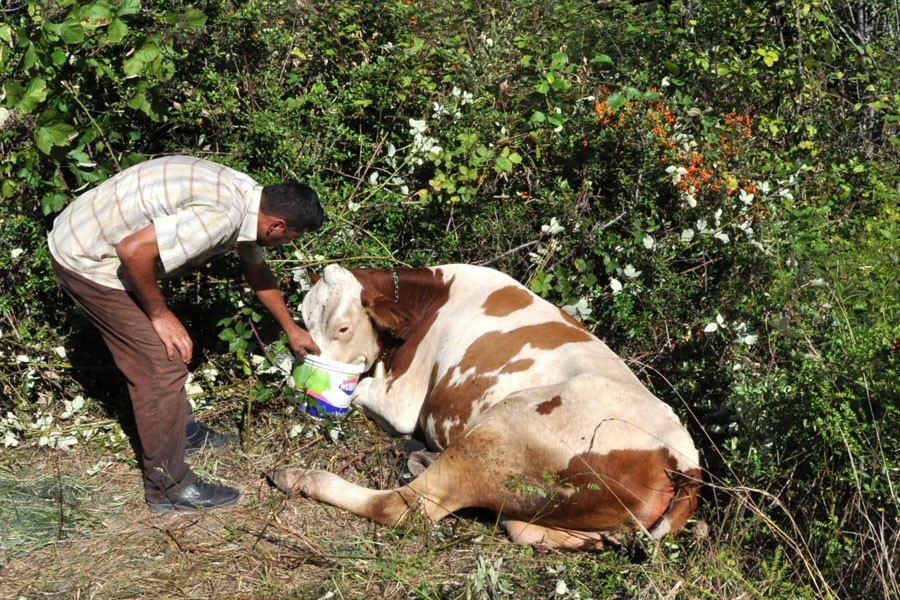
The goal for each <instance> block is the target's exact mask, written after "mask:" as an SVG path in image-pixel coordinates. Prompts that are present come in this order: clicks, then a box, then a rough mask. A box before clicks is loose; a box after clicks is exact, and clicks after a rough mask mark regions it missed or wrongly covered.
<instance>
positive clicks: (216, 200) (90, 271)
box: [48, 156, 324, 512]
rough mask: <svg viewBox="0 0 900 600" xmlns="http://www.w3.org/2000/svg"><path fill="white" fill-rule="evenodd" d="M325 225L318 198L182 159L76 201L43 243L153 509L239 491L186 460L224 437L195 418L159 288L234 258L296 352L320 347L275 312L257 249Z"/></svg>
mask: <svg viewBox="0 0 900 600" xmlns="http://www.w3.org/2000/svg"><path fill="white" fill-rule="evenodd" d="M323 219H324V213H323V210H322V206H321V204H320V203H319V199H318V195H317V194H316V192H315V191H313V190H312V188H310V187H309V186H307V185H305V184H301V183H298V182H294V181H288V182H284V183H281V184H278V185H271V186H265V187H262V186H260V185H258V184H257V183H256V181H254V180H253V179H251V178H250V177H249V176H247V175H244V174H243V173H239V172H237V171H234V170H232V169H229V168H227V167H225V166H222V165H219V164H216V163H212V162H209V161H205V160H201V159H197V158H191V157H187V156H171V157H165V158H158V159H154V160H149V161H147V162H143V163H140V164H138V165H135V166H133V167H130V168H128V169H126V170H124V171H122V172H121V173H119V174H118V175H116V176H115V177H113V178H111V179H109V180H107V181H106V182H104V183H103V184H101V185H99V186H98V187H96V188H94V189H92V190H90V191H88V192H86V193H85V194H83V195H81V196H79V197H78V198H76V199H75V200H74V201H73V202H72V203H71V204H70V205H69V206H68V207H66V209H65V210H63V212H62V213H60V215H59V216H58V217H57V218H56V221H55V222H54V226H53V231H51V232H50V235H49V237H48V242H49V245H50V253H51V256H52V262H53V266H54V269H55V270H56V274H57V277H58V278H59V283H60V286H61V287H62V288H64V289H65V290H66V291H67V292H68V293H69V295H71V296H72V298H73V299H74V300H75V302H76V303H77V304H78V305H79V306H80V307H81V308H82V309H83V310H84V312H85V313H86V314H87V316H88V318H89V319H90V320H91V321H92V322H93V323H94V324H95V325H96V326H97V328H98V329H99V330H100V333H101V335H102V337H103V339H104V341H105V342H106V344H107V346H109V349H110V351H111V352H112V355H113V358H114V360H115V363H116V366H117V367H118V368H119V370H120V371H122V373H123V374H124V375H125V378H126V380H127V382H128V391H129V395H130V396H131V403H132V407H133V408H134V415H135V422H136V425H137V432H138V436H139V438H140V442H141V447H142V449H143V456H142V466H143V476H144V495H145V497H146V500H147V503H148V506H149V508H150V510H151V511H153V512H169V511H172V510H184V511H191V510H198V509H207V510H208V509H214V508H220V507H225V506H231V505H233V504H235V503H236V502H237V501H238V498H239V497H240V493H239V492H238V490H237V489H235V488H232V487H229V486H225V485H218V484H215V483H211V482H206V481H203V480H202V479H200V478H198V477H197V476H196V475H195V474H194V473H193V472H192V471H191V469H190V467H189V466H188V465H187V464H186V463H185V461H184V456H185V452H186V451H187V452H191V451H192V450H197V449H199V448H200V447H202V446H204V445H209V446H213V447H221V446H224V445H225V444H226V443H227V438H226V437H225V436H223V435H221V434H219V433H216V432H215V431H213V430H212V429H210V428H209V427H207V426H205V425H202V424H200V423H197V422H195V421H194V420H193V417H192V415H191V411H190V405H189V404H188V402H187V397H186V394H185V390H184V383H185V380H186V379H187V375H188V368H187V364H188V363H189V362H190V360H191V357H192V353H193V344H192V342H191V338H190V336H189V335H188V332H187V331H186V330H185V328H184V325H182V323H181V321H179V319H178V318H177V317H176V316H175V315H174V314H173V313H172V312H171V311H170V310H169V308H168V306H167V305H166V301H165V298H164V297H163V294H162V291H161V289H160V287H159V285H158V283H157V280H158V279H160V278H166V277H171V276H175V275H178V274H181V273H183V272H185V271H186V270H189V269H190V268H192V267H198V266H200V265H202V264H204V263H205V262H207V261H208V260H209V259H210V258H211V257H213V256H216V255H219V254H223V253H225V252H227V251H230V250H231V249H233V248H236V249H237V252H238V255H239V256H240V259H241V266H242V270H243V273H244V277H245V279H246V280H247V282H248V283H249V284H250V286H251V287H252V288H253V290H254V291H255V292H256V295H257V297H258V298H259V300H260V301H261V302H262V304H263V305H264V306H265V307H266V308H267V309H268V310H269V312H271V313H272V315H273V317H274V318H275V320H276V321H277V322H278V324H279V325H280V326H281V328H282V329H283V330H284V332H285V333H286V334H287V339H288V343H289V344H290V347H291V348H292V349H293V350H294V351H295V352H297V353H299V354H300V355H306V354H307V353H313V354H318V353H319V348H318V347H317V346H316V344H315V342H314V341H313V340H312V338H311V337H310V336H309V334H308V333H307V332H306V331H304V330H303V329H302V328H301V327H300V326H299V325H297V324H296V323H295V322H294V319H293V317H292V316H291V314H290V312H289V311H288V309H287V306H286V305H285V303H284V299H283V298H282V296H281V293H280V292H279V291H278V285H277V282H276V279H275V276H274V275H273V274H272V271H271V270H270V269H269V267H268V265H267V264H266V262H265V260H264V257H263V252H262V248H261V246H275V245H278V244H284V243H286V242H290V241H291V240H293V239H295V238H297V237H298V236H299V235H301V234H302V233H305V232H307V231H315V230H317V229H318V228H319V227H320V226H321V224H322V221H323Z"/></svg>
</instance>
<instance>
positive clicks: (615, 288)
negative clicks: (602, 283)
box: [609, 277, 622, 296]
mask: <svg viewBox="0 0 900 600" xmlns="http://www.w3.org/2000/svg"><path fill="white" fill-rule="evenodd" d="M609 287H611V288H612V293H613V296H615V295H616V294H618V293H620V292H621V291H622V282H621V281H619V280H618V279H616V278H615V277H613V278H611V279H610V280H609Z"/></svg>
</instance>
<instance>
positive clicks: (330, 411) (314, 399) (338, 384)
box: [291, 355, 364, 417]
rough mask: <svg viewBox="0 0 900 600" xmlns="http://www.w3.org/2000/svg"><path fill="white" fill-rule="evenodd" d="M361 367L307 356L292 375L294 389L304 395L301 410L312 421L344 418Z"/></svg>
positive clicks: (360, 372) (361, 370)
mask: <svg viewBox="0 0 900 600" xmlns="http://www.w3.org/2000/svg"><path fill="white" fill-rule="evenodd" d="M363 369H364V367H363V365H351V364H347V363H342V362H338V361H336V360H331V359H328V358H324V357H321V356H315V355H307V356H306V357H305V358H304V359H303V361H302V362H300V363H299V364H297V365H296V366H295V367H294V371H293V373H292V374H291V378H292V381H293V388H294V389H295V390H297V391H299V392H301V393H302V394H304V396H305V398H304V408H306V412H307V413H309V414H310V415H311V416H313V417H324V416H326V415H330V416H337V417H340V416H343V415H345V414H347V410H348V409H349V408H350V396H351V395H352V394H353V390H354V389H356V384H357V382H359V376H360V375H361V374H362V372H363Z"/></svg>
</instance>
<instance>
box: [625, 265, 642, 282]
mask: <svg viewBox="0 0 900 600" xmlns="http://www.w3.org/2000/svg"><path fill="white" fill-rule="evenodd" d="M623 273H625V277H629V278H631V279H634V278H635V277H637V276H638V275H640V274H641V273H642V271H638V270H636V269H635V268H634V265H625V270H624V271H623Z"/></svg>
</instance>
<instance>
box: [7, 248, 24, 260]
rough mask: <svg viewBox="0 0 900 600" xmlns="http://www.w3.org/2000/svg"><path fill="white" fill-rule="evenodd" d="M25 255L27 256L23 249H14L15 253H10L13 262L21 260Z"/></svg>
mask: <svg viewBox="0 0 900 600" xmlns="http://www.w3.org/2000/svg"><path fill="white" fill-rule="evenodd" d="M23 254H25V251H24V250H22V249H21V248H13V251H12V252H10V253H9V255H10V256H11V257H12V259H13V260H15V259H17V258H19V257H20V256H22V255H23Z"/></svg>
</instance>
